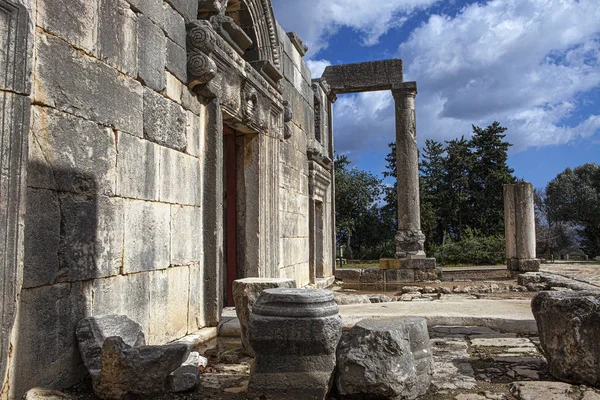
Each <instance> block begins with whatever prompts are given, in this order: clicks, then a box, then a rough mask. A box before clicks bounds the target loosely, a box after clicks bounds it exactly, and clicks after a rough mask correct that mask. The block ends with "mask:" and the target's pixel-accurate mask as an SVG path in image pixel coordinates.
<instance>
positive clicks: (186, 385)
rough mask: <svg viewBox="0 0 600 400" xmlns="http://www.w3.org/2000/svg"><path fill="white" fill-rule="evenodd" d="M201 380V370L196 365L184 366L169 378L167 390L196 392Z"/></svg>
mask: <svg viewBox="0 0 600 400" xmlns="http://www.w3.org/2000/svg"><path fill="white" fill-rule="evenodd" d="M199 379H200V368H198V367H196V366H194V365H182V366H181V367H179V368H177V369H176V370H175V371H173V372H171V374H170V375H169V376H168V377H167V390H168V391H169V392H171V393H181V392H187V391H191V390H194V389H195V388H196V387H197V386H198V382H199Z"/></svg>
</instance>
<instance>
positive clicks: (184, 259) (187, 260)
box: [171, 205, 204, 265]
mask: <svg viewBox="0 0 600 400" xmlns="http://www.w3.org/2000/svg"><path fill="white" fill-rule="evenodd" d="M202 233H203V232H202V209H201V208H199V207H187V206H179V205H172V206H171V265H188V264H194V263H199V262H200V261H202V258H203V257H204V251H203V246H202V243H203V239H202V238H203V234H202Z"/></svg>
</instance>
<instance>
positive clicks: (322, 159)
mask: <svg viewBox="0 0 600 400" xmlns="http://www.w3.org/2000/svg"><path fill="white" fill-rule="evenodd" d="M313 144H314V143H313ZM306 155H307V156H308V160H309V161H314V162H315V163H317V164H319V165H320V166H321V167H323V168H325V169H326V170H328V171H330V170H332V169H333V163H332V162H331V158H329V157H328V156H327V155H325V154H322V153H321V150H319V149H318V148H317V147H309V148H308V150H307V151H306Z"/></svg>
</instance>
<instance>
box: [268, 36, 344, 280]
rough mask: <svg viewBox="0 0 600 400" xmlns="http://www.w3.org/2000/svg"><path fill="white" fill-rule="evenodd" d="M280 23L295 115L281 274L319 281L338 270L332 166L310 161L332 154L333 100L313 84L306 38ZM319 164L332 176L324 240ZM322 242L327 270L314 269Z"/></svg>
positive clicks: (288, 150)
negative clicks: (318, 209)
mask: <svg viewBox="0 0 600 400" xmlns="http://www.w3.org/2000/svg"><path fill="white" fill-rule="evenodd" d="M278 29H279V40H280V41H281V50H282V51H281V59H282V66H283V75H284V78H283V79H282V81H281V85H282V88H283V95H284V99H285V100H286V101H287V102H288V107H289V109H290V110H291V121H290V122H288V123H287V129H288V132H287V137H288V138H287V139H286V140H285V141H283V142H282V143H281V175H280V188H279V193H280V210H281V212H280V221H281V250H280V254H281V263H280V268H281V272H280V274H281V277H284V278H293V279H296V282H297V284H298V285H299V286H302V285H305V284H308V283H315V278H322V277H323V276H332V274H333V271H332V263H333V257H334V256H333V254H332V252H333V246H332V241H333V239H332V238H333V220H332V218H331V217H332V214H333V209H332V184H331V177H330V176H331V170H327V169H326V168H322V167H321V166H319V165H317V164H316V163H315V162H313V161H311V159H312V158H313V156H314V155H316V156H317V157H319V156H320V157H323V156H324V155H325V156H327V157H329V158H330V159H331V157H332V156H331V155H330V153H332V151H333V150H332V149H333V143H332V132H331V123H330V121H331V118H330V112H331V102H330V100H329V99H328V98H327V96H326V94H325V92H324V91H323V88H322V87H321V86H320V84H319V83H318V82H315V83H314V84H313V81H312V78H311V73H310V70H309V68H308V66H307V65H306V63H305V62H304V60H303V58H302V57H303V55H304V51H303V49H302V44H301V43H300V44H299V43H298V42H295V43H294V42H293V40H290V37H289V36H288V34H286V33H285V31H284V30H283V29H282V28H281V27H280V26H278ZM292 38H293V35H292ZM315 100H317V104H318V105H317V107H315ZM316 132H319V133H320V141H319V140H317V138H316V136H315V133H316ZM315 150H317V151H316V152H315ZM313 153H314V154H313ZM314 170H319V171H320V172H321V173H322V175H323V176H329V182H321V185H322V186H323V187H322V191H324V193H321V194H320V196H321V198H320V199H319V200H321V201H322V202H323V212H322V214H323V216H324V218H323V221H322V223H321V225H320V227H321V229H323V236H324V240H323V242H322V243H318V244H317V243H315V242H314V238H315V236H314V235H315V227H316V226H318V224H317V222H316V221H315V220H314V215H313V213H314V193H313V189H314V186H315V185H319V184H318V183H317V182H315V181H314ZM311 171H312V172H311ZM311 173H312V174H313V177H312V178H311ZM317 246H321V248H322V249H323V253H324V254H323V256H322V257H323V259H324V264H325V265H326V268H325V271H326V273H325V274H324V273H316V271H315V270H314V269H315V264H318V261H316V260H315V258H314V254H313V252H314V251H315V247H317ZM319 275H321V276H319Z"/></svg>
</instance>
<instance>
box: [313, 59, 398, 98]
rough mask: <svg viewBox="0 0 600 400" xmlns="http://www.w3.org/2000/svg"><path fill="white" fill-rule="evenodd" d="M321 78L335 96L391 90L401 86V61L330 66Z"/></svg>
mask: <svg viewBox="0 0 600 400" xmlns="http://www.w3.org/2000/svg"><path fill="white" fill-rule="evenodd" d="M323 78H325V79H326V80H327V83H328V84H329V86H331V90H332V91H333V93H335V94H343V93H356V92H374V91H378V90H392V89H394V88H395V87H399V86H400V85H402V80H403V69H402V60H400V59H392V60H384V61H371V62H363V63H357V64H342V65H332V66H329V67H327V68H325V72H323Z"/></svg>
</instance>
